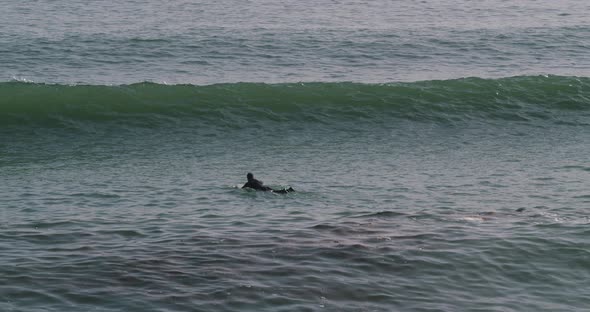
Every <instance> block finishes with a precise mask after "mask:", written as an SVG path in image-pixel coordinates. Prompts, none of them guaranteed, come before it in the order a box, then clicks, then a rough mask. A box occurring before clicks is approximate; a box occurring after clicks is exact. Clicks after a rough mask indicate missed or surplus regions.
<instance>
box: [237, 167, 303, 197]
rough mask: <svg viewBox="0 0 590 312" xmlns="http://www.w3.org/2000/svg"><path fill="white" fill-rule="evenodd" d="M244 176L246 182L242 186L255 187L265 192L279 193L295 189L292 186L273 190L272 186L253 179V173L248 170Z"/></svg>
mask: <svg viewBox="0 0 590 312" xmlns="http://www.w3.org/2000/svg"><path fill="white" fill-rule="evenodd" d="M246 178H247V179H248V182H246V184H244V186H242V188H251V189H255V190H257V191H265V192H267V191H270V192H273V193H280V194H286V193H289V192H295V190H294V189H293V188H292V187H290V188H288V189H282V190H273V189H272V188H270V187H268V186H265V185H263V183H262V181H260V180H256V179H254V175H253V174H252V173H250V172H248V174H247V175H246Z"/></svg>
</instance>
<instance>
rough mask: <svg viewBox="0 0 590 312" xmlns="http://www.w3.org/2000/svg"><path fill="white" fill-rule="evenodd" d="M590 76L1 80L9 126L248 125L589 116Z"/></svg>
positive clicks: (575, 119)
mask: <svg viewBox="0 0 590 312" xmlns="http://www.w3.org/2000/svg"><path fill="white" fill-rule="evenodd" d="M589 116H590V78H580V77H563V76H520V77H511V78H503V79H481V78H465V79H457V80H442V81H423V82H414V83H392V84H359V83H348V82H342V83H288V84H262V83H235V84H216V85H208V86H195V85H161V84H155V83H148V82H144V83H137V84H131V85H121V86H102V85H73V86H69V85H53V84H37V83H28V82H16V81H15V82H4V83H0V127H15V126H16V127H27V126H47V127H57V128H60V127H68V128H71V127H82V126H83V125H85V124H88V123H92V124H99V125H100V124H108V125H113V124H115V125H116V124H120V125H126V126H139V127H158V126H163V125H174V124H177V123H179V122H184V121H190V123H191V125H193V126H198V127H203V126H204V127H210V126H217V127H228V128H236V127H237V128H241V127H246V126H248V125H251V124H252V123H257V124H259V125H260V124H262V125H265V124H268V123H277V122H278V123H284V122H297V123H323V124H337V123H340V122H355V123H358V122H360V123H371V122H381V123H380V124H383V122H384V123H385V124H388V123H390V124H391V123H392V124H395V120H408V121H412V122H427V123H431V122H434V123H442V124H454V123H460V122H471V121H481V122H494V121H511V122H514V121H516V122H523V123H527V122H542V123H548V124H554V123H558V124H572V125H588V119H587V117H589Z"/></svg>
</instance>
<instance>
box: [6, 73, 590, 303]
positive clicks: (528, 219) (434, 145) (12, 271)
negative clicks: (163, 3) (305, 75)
mask: <svg viewBox="0 0 590 312" xmlns="http://www.w3.org/2000/svg"><path fill="white" fill-rule="evenodd" d="M0 93H2V94H3V95H4V97H3V98H2V100H0V107H2V112H1V113H2V126H1V127H0V135H1V136H2V138H3V140H2V144H1V145H0V152H1V154H0V155H1V158H0V166H1V168H2V170H1V173H0V178H1V179H2V181H3V187H2V191H1V194H0V195H1V197H2V198H3V206H4V207H3V208H2V220H3V222H2V224H1V227H0V248H1V249H2V254H3V257H2V261H3V263H4V265H3V266H2V269H1V272H0V273H1V276H3V279H4V281H5V283H4V284H3V285H2V286H0V294H1V296H2V297H1V298H2V301H1V303H0V306H1V307H2V310H5V311H41V310H43V311H70V310H71V311H79V310H97V311H119V310H125V311H146V310H148V311H149V310H154V311H169V310H170V311H212V310H213V311H232V310H239V311H244V310H246V311H277V310H279V311H280V310H284V311H293V310H304V311H305V310H310V311H313V310H330V311H371V310H377V311H391V310H412V311H414V310H415V311H429V310H449V311H451V310H469V311H478V310H481V311H506V310H513V311H522V310H539V311H555V310H580V311H581V310H583V309H584V308H585V307H586V306H587V305H588V304H589V302H588V299H587V296H585V294H586V292H587V290H588V287H587V280H588V279H589V278H590V276H589V271H588V269H589V267H588V265H589V263H590V262H589V260H590V258H589V257H590V253H589V252H588V247H589V246H588V242H587V240H586V237H587V235H588V227H587V225H588V223H589V222H590V221H589V220H588V216H587V212H586V208H587V207H588V204H589V203H590V200H589V198H590V195H589V193H588V189H589V188H588V187H589V182H588V181H589V180H588V178H589V175H590V167H589V166H588V163H587V155H588V154H589V149H588V144H587V142H588V141H589V132H588V129H589V128H588V127H589V125H588V123H587V120H588V115H589V114H590V107H589V106H588V102H587V99H588V98H589V96H590V81H589V80H588V79H587V78H570V77H559V76H550V77H514V78H506V79H500V80H484V79H475V78H474V79H462V80H450V81H434V82H419V83H403V84H387V85H368V84H351V83H311V84H275V85H267V84H221V85H212V86H202V87H201V86H191V85H177V86H166V85H156V84H149V83H147V84H146V83H143V84H134V85H128V86H109V87H107V86H63V85H43V84H31V83H20V82H10V83H4V84H2V85H1V86H0ZM248 171H252V172H254V173H255V175H256V176H257V177H258V178H260V179H262V180H264V181H266V182H267V184H269V185H271V186H276V187H280V186H292V187H294V188H295V189H297V191H298V192H296V193H292V194H288V195H278V194H272V193H257V192H252V191H246V190H242V189H239V187H240V186H241V184H242V183H244V182H245V173H246V172H248Z"/></svg>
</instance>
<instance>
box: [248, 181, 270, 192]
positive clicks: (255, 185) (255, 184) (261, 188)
mask: <svg viewBox="0 0 590 312" xmlns="http://www.w3.org/2000/svg"><path fill="white" fill-rule="evenodd" d="M246 187H249V188H253V189H255V190H258V191H273V189H271V188H270V187H268V186H264V185H262V181H258V180H256V179H252V180H250V181H248V182H246V184H244V186H242V188H246Z"/></svg>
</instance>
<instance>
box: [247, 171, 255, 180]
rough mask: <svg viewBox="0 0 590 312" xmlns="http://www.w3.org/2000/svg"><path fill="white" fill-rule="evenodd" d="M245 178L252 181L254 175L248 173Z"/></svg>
mask: <svg viewBox="0 0 590 312" xmlns="http://www.w3.org/2000/svg"><path fill="white" fill-rule="evenodd" d="M246 178H248V181H251V180H252V179H254V175H253V174H251V173H250V172H248V174H247V175H246Z"/></svg>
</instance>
